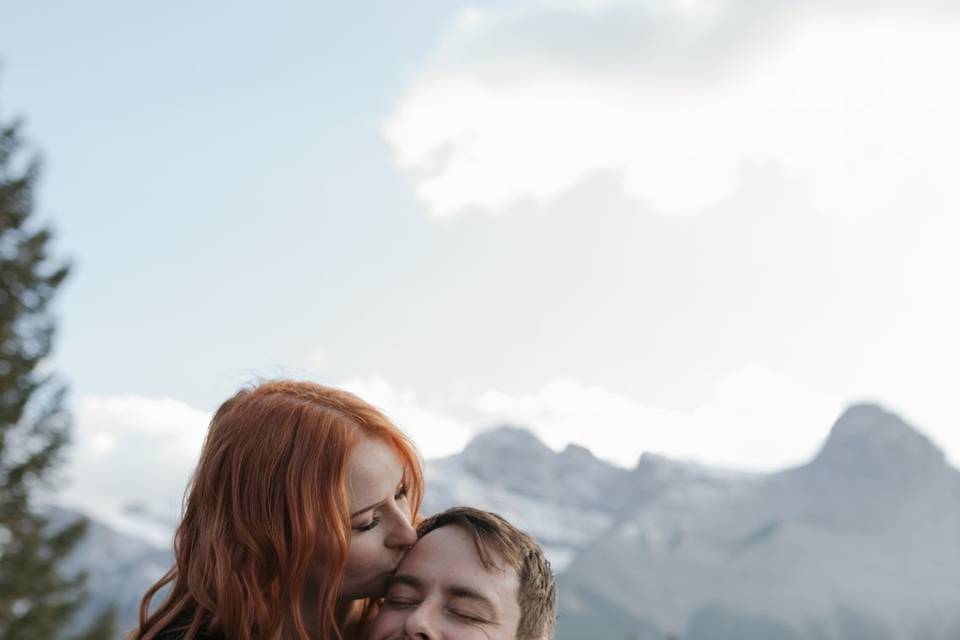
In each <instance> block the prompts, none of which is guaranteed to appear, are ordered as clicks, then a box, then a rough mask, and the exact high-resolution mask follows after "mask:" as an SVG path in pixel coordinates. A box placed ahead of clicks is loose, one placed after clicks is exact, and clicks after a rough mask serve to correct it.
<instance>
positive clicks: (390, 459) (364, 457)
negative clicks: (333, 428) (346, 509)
mask: <svg viewBox="0 0 960 640" xmlns="http://www.w3.org/2000/svg"><path fill="white" fill-rule="evenodd" d="M347 469H348V470H347V487H346V489H347V498H348V499H349V501H350V506H351V510H355V509H357V508H363V507H366V506H368V505H369V504H373V503H376V502H378V501H380V500H383V499H384V498H388V497H390V496H392V495H393V493H394V492H395V491H396V488H397V485H398V484H400V482H401V481H402V480H403V465H402V464H401V462H400V458H399V457H398V456H397V453H396V451H394V449H393V447H392V446H390V445H389V444H388V443H386V442H383V441H382V440H375V439H373V438H364V439H362V440H361V441H360V442H359V443H357V446H356V447H354V449H353V451H352V452H351V454H350V458H349V460H348V463H347Z"/></svg>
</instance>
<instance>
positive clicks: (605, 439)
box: [477, 366, 843, 470]
mask: <svg viewBox="0 0 960 640" xmlns="http://www.w3.org/2000/svg"><path fill="white" fill-rule="evenodd" d="M477 408H478V409H479V410H480V411H481V412H482V413H483V414H485V415H486V416H487V417H488V420H490V421H494V422H497V421H507V422H514V423H517V424H521V425H525V426H528V427H530V428H532V429H533V430H534V431H535V432H536V433H537V434H539V435H540V437H541V438H543V439H544V441H545V442H547V443H548V444H549V445H551V446H552V447H554V448H556V449H560V448H562V447H563V446H565V445H567V444H569V443H571V442H573V443H578V444H582V445H584V446H586V447H588V448H589V449H590V450H591V451H593V452H594V454H596V455H598V456H599V457H601V458H605V459H607V460H611V461H613V462H616V463H618V464H621V465H623V466H627V467H631V466H633V465H634V464H636V461H637V459H638V457H639V455H640V454H641V453H642V452H644V451H652V452H656V453H661V454H665V455H668V456H671V457H675V458H682V459H689V460H696V461H699V462H703V463H707V464H713V465H718V466H723V467H729V468H737V469H749V470H774V469H781V468H784V467H787V466H790V465H795V464H800V463H803V462H806V461H807V460H808V459H810V458H811V457H812V456H813V455H814V454H815V453H816V451H817V449H818V447H819V446H820V444H821V443H822V441H823V439H824V438H825V437H826V435H827V433H828V431H829V428H830V426H831V424H833V421H834V420H835V419H836V418H837V416H838V415H839V413H840V411H841V410H842V409H843V404H842V403H841V402H838V401H836V400H834V399H832V398H829V397H826V396H824V395H823V394H821V393H819V392H817V391H815V390H811V389H808V388H805V387H804V386H802V385H800V384H798V383H796V382H794V381H792V380H790V379H789V378H788V377H786V376H784V375H783V374H780V373H777V372H774V371H770V370H767V369H764V368H762V367H756V366H751V367H745V368H743V369H740V370H738V371H735V372H733V373H731V374H730V375H728V376H726V377H724V378H723V379H722V380H721V381H720V382H719V383H718V384H717V385H716V387H715V389H714V394H713V397H712V398H711V400H710V401H709V402H708V403H706V404H704V405H703V406H701V407H699V408H697V409H695V410H693V411H676V410H670V409H664V408H658V407H650V406H645V405H643V404H641V403H639V402H636V401H635V400H632V399H630V398H627V397H625V396H622V395H619V394H616V393H612V392H610V391H606V390H604V389H599V388H596V387H588V386H584V385H581V384H579V383H576V382H571V381H557V382H552V383H549V384H547V385H545V386H544V387H542V388H541V389H540V390H539V391H537V392H536V393H533V394H525V395H509V394H505V393H501V392H498V391H489V392H487V393H485V394H483V395H482V396H480V398H479V400H478V403H477Z"/></svg>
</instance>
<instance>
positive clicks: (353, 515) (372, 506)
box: [350, 480, 404, 519]
mask: <svg viewBox="0 0 960 640" xmlns="http://www.w3.org/2000/svg"><path fill="white" fill-rule="evenodd" d="M403 483H404V481H403V480H400V482H398V483H397V489H398V490H399V489H400V487H402V486H403ZM386 501H387V498H384V499H383V500H381V501H380V502H378V503H376V504H372V505H370V506H369V507H364V508H363V509H360V510H359V511H354V512H353V513H351V514H350V518H351V519H353V518H356V517H357V516H359V515H360V514H363V513H366V512H367V511H370V510H371V509H376V508H377V507H379V506H381V505H382V504H383V503H384V502H386Z"/></svg>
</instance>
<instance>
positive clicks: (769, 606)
mask: <svg viewBox="0 0 960 640" xmlns="http://www.w3.org/2000/svg"><path fill="white" fill-rule="evenodd" d="M771 428H775V425H771ZM426 476H427V486H428V489H427V494H426V496H425V501H424V509H423V511H424V513H427V514H429V513H433V512H435V511H438V510H440V509H443V508H445V507H447V506H452V505H457V504H468V505H473V506H477V507H481V508H485V509H490V510H493V511H496V512H498V513H501V514H502V515H504V516H505V517H506V518H508V519H509V520H510V521H512V522H514V523H515V524H516V525H518V526H519V527H521V528H523V529H525V530H527V531H529V532H530V533H532V534H533V535H534V536H535V537H536V538H537V539H538V540H539V541H540V542H541V544H542V545H543V546H544V548H545V550H546V552H547V554H548V556H549V557H550V559H551V562H552V564H553V567H554V569H555V571H556V572H557V574H558V582H559V586H560V620H559V623H558V630H557V638H558V640H571V639H574V638H590V639H595V640H608V639H609V640H625V639H631V638H632V639H634V640H668V639H671V640H673V639H675V640H733V639H737V640H759V639H761V638H762V639H764V640H957V639H960V471H958V470H957V469H955V468H953V467H951V466H950V465H949V464H948V463H947V462H946V460H945V459H944V456H943V453H942V452H941V451H940V450H939V449H938V448H937V447H936V446H935V445H934V444H933V443H931V442H930V441H929V440H928V439H927V438H926V437H925V436H923V435H922V434H920V433H919V432H918V431H916V430H915V429H914V428H912V427H911V426H909V425H908V424H906V423H905V422H903V421H902V420H901V419H900V418H899V417H897V416H896V415H893V414H891V413H888V412H886V411H885V410H883V409H882V408H880V407H878V406H876V405H856V406H853V407H850V408H849V409H848V410H847V411H846V412H845V413H844V414H843V415H842V416H840V418H839V419H838V420H837V421H836V423H835V424H834V425H833V428H832V429H831V432H830V435H829V437H828V439H827V441H826V443H825V445H824V446H823V448H822V449H821V451H820V452H819V453H818V455H817V456H816V457H815V458H814V459H813V460H811V461H810V462H809V463H807V464H805V465H802V466H800V467H797V468H793V469H787V470H784V471H780V472H777V473H770V474H755V473H740V472H731V471H726V470H719V469H713V468H709V467H705V466H701V465H697V464H692V463H688V462H681V461H675V460H670V459H668V458H665V457H662V456H658V455H654V454H649V453H645V454H644V455H642V456H641V457H640V459H639V462H638V464H637V465H636V467H635V468H633V469H624V468H621V467H617V466H614V465H611V464H608V463H606V462H604V461H602V460H599V459H597V458H596V457H594V456H593V455H592V454H591V453H590V452H589V451H588V450H586V449H584V448H582V447H579V446H576V445H571V446H568V447H567V448H566V449H564V450H563V451H561V452H555V451H553V450H552V449H550V448H548V447H547V446H546V445H544V444H543V443H542V442H541V441H539V440H538V439H537V438H536V437H535V436H534V435H533V434H531V433H530V432H529V431H527V430H525V429H522V428H519V427H513V426H501V427H498V428H495V429H492V430H490V431H486V432H483V433H481V434H479V435H478V436H476V437H475V438H474V440H473V441H472V442H471V443H470V444H469V445H468V446H467V447H466V449H464V451H462V452H461V453H459V454H456V455H453V456H450V457H447V458H442V459H437V460H429V461H427V462H426ZM54 515H55V519H57V518H59V519H60V520H61V521H66V519H68V518H71V517H75V514H73V513H71V512H69V511H66V510H62V509H60V510H57V511H55V512H54ZM124 517H125V518H127V520H128V521H129V520H130V519H134V520H135V519H137V518H143V519H150V518H151V517H152V516H151V515H150V509H149V507H148V506H145V505H142V504H141V505H132V506H129V507H128V508H127V509H126V510H125V513H124ZM151 524H152V526H154V527H155V525H156V519H155V518H154V519H153V521H152V523H151ZM171 526H172V523H171ZM169 563H170V552H169V550H167V549H163V548H158V547H156V546H155V545H154V544H152V543H151V542H149V541H147V540H144V539H139V538H137V537H134V536H131V535H127V534H121V533H119V532H117V531H115V530H113V529H111V528H110V527H108V526H106V525H104V524H102V523H98V522H93V523H92V526H91V530H90V534H89V535H88V536H87V538H86V539H85V540H84V542H83V543H82V545H81V546H80V547H79V548H78V549H77V551H76V552H75V553H74V555H73V556H72V557H71V558H70V565H69V569H83V570H86V571H87V572H88V573H89V575H90V578H89V585H90V590H91V593H92V597H91V601H90V603H89V604H88V607H87V609H86V610H85V611H84V614H83V617H85V619H89V618H92V616H94V615H95V614H96V612H97V610H99V608H100V607H101V606H103V605H104V604H105V603H107V602H110V601H113V602H116V603H117V605H118V607H119V611H120V613H121V627H122V628H123V629H129V628H130V626H132V624H133V623H134V620H135V618H136V602H137V601H138V600H139V597H140V596H141V595H142V593H143V591H144V590H145V589H146V588H147V587H148V586H149V585H150V584H151V583H152V582H153V581H154V580H156V579H157V578H158V577H159V576H160V575H162V573H163V572H164V571H165V570H166V568H168V567H169ZM81 622H82V620H78V625H79V623H81Z"/></svg>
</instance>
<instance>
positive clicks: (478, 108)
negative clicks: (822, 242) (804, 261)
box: [385, 2, 960, 219]
mask: <svg viewBox="0 0 960 640" xmlns="http://www.w3.org/2000/svg"><path fill="white" fill-rule="evenodd" d="M796 6H797V5H796V3H776V2H774V3H770V4H769V6H765V7H762V8H758V7H757V6H755V5H751V6H750V8H749V11H747V10H744V9H743V8H741V7H740V5H738V4H736V3H733V2H660V3H656V2H655V3H645V4H643V5H642V6H641V5H627V4H624V3H599V4H597V3H563V4H562V5H561V8H560V9H558V8H557V6H556V3H538V4H534V5H532V8H527V9H523V10H517V9H515V8H511V9H506V10H502V11H499V12H498V11H487V12H482V11H479V10H477V9H471V10H470V11H469V12H468V13H465V14H464V16H463V18H462V19H461V20H459V21H458V22H457V23H456V25H455V26H454V28H453V30H452V31H451V33H450V34H449V37H448V39H447V42H446V43H445V44H444V46H443V47H442V48H441V50H440V52H439V53H438V56H437V62H436V63H435V64H434V65H433V66H432V67H431V68H429V69H428V70H426V71H425V72H424V73H423V74H422V75H421V76H420V77H419V78H417V79H416V80H415V81H414V82H413V83H412V85H411V87H410V88H409V90H408V91H407V92H406V94H405V95H403V96H402V98H401V99H400V101H399V103H398V105H397V108H396V109H395V111H394V113H393V114H392V116H391V117H390V118H389V119H388V121H387V122H386V124H385V133H386V137H387V139H388V140H389V142H390V144H391V145H392V147H393V149H394V152H395V155H396V160H397V162H398V163H399V164H400V165H401V166H402V167H404V168H406V169H409V170H410V171H411V173H412V174H413V176H414V182H415V185H416V191H417V193H418V195H419V196H420V197H421V198H422V199H423V200H424V201H425V202H426V203H427V204H428V206H429V208H430V210H431V212H432V213H433V214H434V215H451V214H454V213H457V212H459V211H463V210H465V209H468V208H471V207H479V208H482V209H484V210H487V211H491V212H495V211H498V210H502V209H503V208H505V207H507V206H509V205H512V204H515V203H517V202H518V201H524V200H526V199H533V201H545V200H549V199H550V198H552V197H555V196H557V195H560V194H562V193H563V192H564V191H566V190H568V189H570V188H571V187H573V186H574V185H575V184H576V183H577V182H578V181H579V180H580V179H582V178H583V177H585V176H587V175H589V174H591V173H592V172H596V171H609V170H613V171H618V172H621V173H622V175H623V187H624V189H625V190H626V191H627V192H628V193H629V194H631V195H633V196H636V197H637V198H640V199H641V200H643V201H646V202H648V203H650V204H651V205H652V206H653V207H654V208H655V209H656V210H658V211H660V212H662V213H664V214H684V213H695V212H698V211H701V210H702V209H704V208H705V207H708V206H710V205H712V204H714V203H717V202H718V201H720V200H722V199H723V198H724V197H725V196H726V195H727V194H729V193H731V192H732V191H733V190H735V189H736V187H737V180H738V171H739V169H740V167H741V166H742V165H743V163H745V162H756V161H760V162H765V161H771V162H774V163H777V164H779V165H781V166H782V167H784V168H785V169H786V170H787V171H789V172H790V173H792V174H794V175H796V176H797V177H798V178H800V179H801V180H803V181H805V182H806V183H807V184H808V185H809V188H810V190H811V193H812V197H813V200H814V202H815V204H816V205H817V206H819V207H822V208H824V209H827V210H830V211H832V212H834V213H836V214H838V215H841V216H844V217H847V218H853V219H858V218H863V217H867V216H871V215H875V214H877V213H879V212H885V211H888V210H891V209H892V210H898V209H902V208H903V206H904V204H905V203H911V202H915V201H916V199H917V198H922V199H923V200H924V201H925V202H933V203H937V202H939V203H940V206H941V207H943V208H945V209H949V208H950V207H955V206H956V205H957V204H958V203H960V193H958V191H960V185H958V184H957V183H956V181H955V180H954V179H953V176H952V173H951V167H952V166H953V162H952V160H953V153H954V149H956V148H957V146H958V144H960V127H957V126H956V122H955V116H954V114H955V113H957V112H958V111H960V87H958V85H957V83H955V82H951V81H950V80H949V78H950V77H952V75H953V74H954V68H953V67H954V66H955V64H954V61H955V60H957V59H958V58H960V25H958V22H957V20H956V19H955V18H956V12H950V11H933V8H936V7H945V6H947V5H944V4H942V3H933V2H931V3H925V4H922V5H918V4H916V3H914V4H912V5H907V4H906V3H896V2H890V3H884V4H876V5H875V4H869V5H868V4H865V3H850V4H849V5H843V4H842V3H841V4H827V3H813V4H811V5H810V7H813V9H810V10H807V11H803V12H801V11H799V10H798V9H797V8H796ZM631 7H632V8H631ZM910 7H918V8H917V10H916V11H913V13H914V15H908V16H906V17H904V13H907V14H909V13H911V11H912V10H911V9H910ZM924 11H926V12H928V13H933V14H936V16H937V19H927V18H924V17H922V16H923V12H924ZM941 14H942V15H941ZM791 21H792V22H791ZM787 22H791V24H794V25H795V26H784V23H787Z"/></svg>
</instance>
